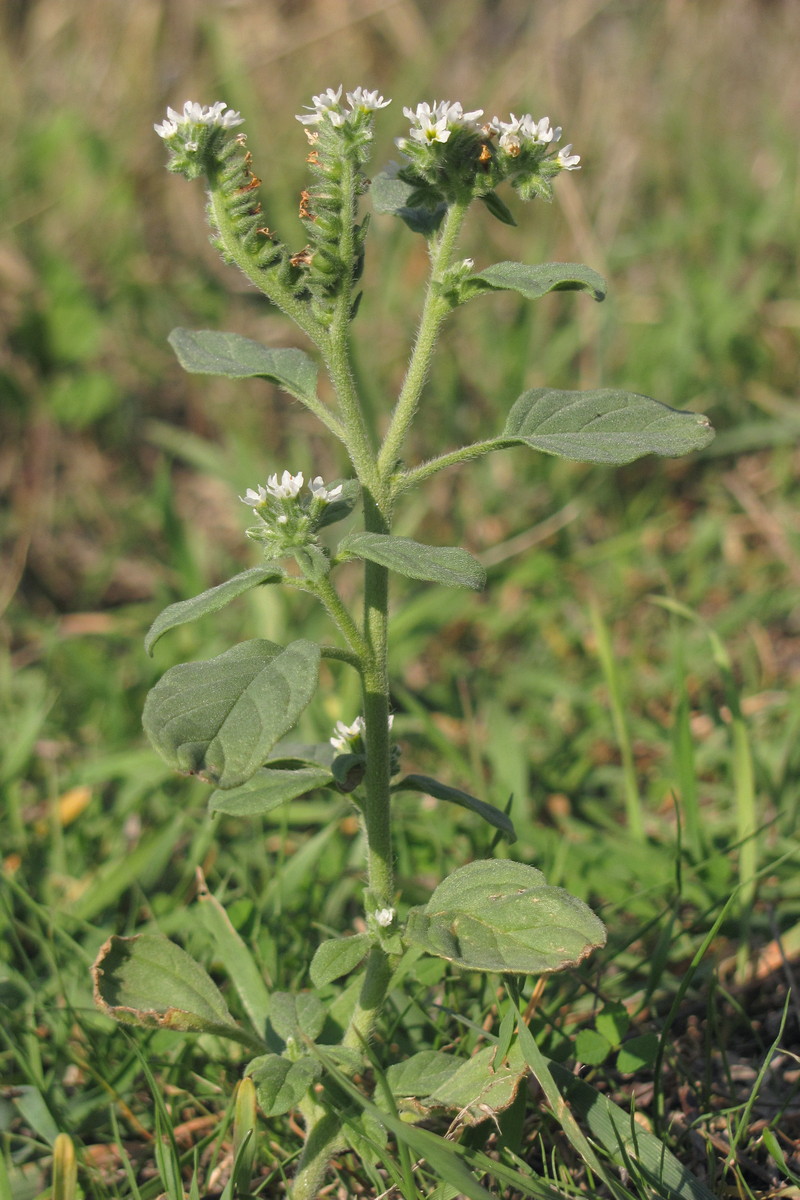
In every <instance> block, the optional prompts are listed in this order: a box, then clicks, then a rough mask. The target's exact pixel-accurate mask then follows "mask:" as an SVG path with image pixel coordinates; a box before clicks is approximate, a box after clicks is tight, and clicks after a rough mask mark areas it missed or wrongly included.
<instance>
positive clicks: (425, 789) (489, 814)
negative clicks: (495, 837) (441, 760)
mask: <svg viewBox="0 0 800 1200" xmlns="http://www.w3.org/2000/svg"><path fill="white" fill-rule="evenodd" d="M392 791H393V792H422V793H423V794H424V795H426V796H434V797H435V798H436V799H437V800H450V801H451V803H453V804H460V805H461V807H462V808H468V809H469V810H470V812H474V813H477V814H478V816H479V817H483V819H484V821H488V823H489V824H490V825H492V826H493V827H494V828H495V829H499V830H500V832H501V833H502V834H503V836H504V837H505V838H506V840H507V841H508V842H515V841H516V840H517V835H516V833H515V832H514V826H513V825H512V823H511V819H510V818H509V817H508V816H507V815H506V813H504V812H502V810H501V809H499V808H495V806H494V805H493V804H487V803H486V801H485V800H478V798H477V797H476V796H470V794H469V792H462V791H461V789H460V788H454V787H448V785H447V784H446V783H440V782H439V780H438V779H431V778H429V776H427V775H406V776H405V777H404V778H403V779H401V780H400V781H399V782H398V783H395V784H393V785H392Z"/></svg>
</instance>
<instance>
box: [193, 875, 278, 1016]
mask: <svg viewBox="0 0 800 1200" xmlns="http://www.w3.org/2000/svg"><path fill="white" fill-rule="evenodd" d="M198 899H199V901H200V917H201V920H202V922H203V924H204V925H205V927H206V929H207V930H208V932H209V934H210V935H211V937H212V938H213V943H214V953H215V955H216V957H217V959H218V960H219V961H220V962H221V963H222V965H223V967H224V968H225V973H226V974H227V976H228V978H229V979H230V981H231V983H232V984H233V986H234V987H235V988H236V992H237V994H238V996H239V999H240V1000H241V1002H242V1004H243V1006H244V1009H245V1012H246V1013H247V1015H248V1017H249V1018H250V1021H251V1023H252V1025H253V1028H254V1029H255V1031H256V1033H257V1034H258V1036H259V1037H260V1038H263V1037H264V1034H265V1031H266V1027H267V1018H268V1016H269V992H268V991H267V987H266V984H265V983H264V978H263V975H262V973H261V970H260V969H259V967H258V964H257V963H256V961H255V959H254V958H253V955H252V953H251V952H250V950H249V948H248V946H247V944H246V943H245V942H244V940H243V939H242V938H241V937H240V936H239V934H238V933H237V931H236V930H235V929H234V927H233V925H232V923H231V919H230V917H229V916H228V914H227V912H226V911H225V909H224V908H223V907H222V905H221V904H220V902H219V900H217V898H216V896H212V894H211V893H210V892H209V890H208V888H207V887H206V883H205V880H204V879H203V878H202V876H201V879H200V886H199V890H198Z"/></svg>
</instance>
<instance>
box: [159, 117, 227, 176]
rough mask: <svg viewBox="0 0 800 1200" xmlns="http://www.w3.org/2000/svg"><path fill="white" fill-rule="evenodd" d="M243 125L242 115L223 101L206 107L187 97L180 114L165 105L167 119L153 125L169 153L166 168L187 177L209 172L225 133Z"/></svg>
mask: <svg viewBox="0 0 800 1200" xmlns="http://www.w3.org/2000/svg"><path fill="white" fill-rule="evenodd" d="M226 110H227V111H226ZM242 124H244V117H242V116H241V114H240V113H238V112H234V111H233V109H230V108H228V106H227V104H226V103H225V101H224V100H217V101H216V103H214V104H209V105H206V106H205V107H204V106H203V105H202V104H197V103H196V102H195V101H194V100H187V101H186V103H185V104H184V106H183V112H182V113H179V112H176V111H175V109H174V108H168V109H167V116H166V120H164V121H162V122H161V124H160V125H154V126H153V128H154V129H155V131H156V133H157V134H158V136H159V137H160V138H163V140H164V142H165V144H166V146H167V148H168V150H169V152H170V161H169V163H168V164H167V166H168V169H169V170H170V171H175V172H177V173H178V174H180V175H184V176H185V177H186V178H187V179H197V178H199V177H200V176H201V175H206V174H208V170H209V167H210V165H211V161H212V160H213V159H216V157H217V156H218V154H219V151H220V149H221V147H222V145H223V144H224V139H225V134H226V133H227V132H228V131H229V130H231V129H235V128H236V126H237V125H242Z"/></svg>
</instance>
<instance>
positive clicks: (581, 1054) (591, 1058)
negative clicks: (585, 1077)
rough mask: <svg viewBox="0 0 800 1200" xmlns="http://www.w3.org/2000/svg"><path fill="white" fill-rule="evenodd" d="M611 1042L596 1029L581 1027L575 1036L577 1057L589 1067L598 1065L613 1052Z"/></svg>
mask: <svg viewBox="0 0 800 1200" xmlns="http://www.w3.org/2000/svg"><path fill="white" fill-rule="evenodd" d="M611 1049H612V1047H611V1043H610V1042H609V1040H608V1038H607V1037H604V1036H603V1034H602V1033H598V1032H597V1030H596V1029H579V1030H578V1033H577V1036H576V1038H575V1058H576V1059H577V1061H578V1062H580V1063H583V1064H584V1065H585V1066H587V1067H597V1066H599V1065H600V1063H603V1062H605V1061H606V1059H607V1058H608V1056H609V1054H610V1053H611Z"/></svg>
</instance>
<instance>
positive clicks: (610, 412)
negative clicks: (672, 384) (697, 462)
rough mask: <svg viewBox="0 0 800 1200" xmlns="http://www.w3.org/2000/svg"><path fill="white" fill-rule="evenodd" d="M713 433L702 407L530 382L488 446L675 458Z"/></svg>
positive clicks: (620, 458) (628, 458)
mask: <svg viewBox="0 0 800 1200" xmlns="http://www.w3.org/2000/svg"><path fill="white" fill-rule="evenodd" d="M713 436H714V430H713V429H712V428H711V424H710V422H709V420H708V417H704V416H703V415H702V414H701V413H693V412H681V411H679V410H678V409H675V408H669V407H668V406H667V405H666V404H660V403H659V402H658V401H657V400H651V399H650V397H649V396H639V395H637V394H636V393H635V392H623V391H619V390H617V389H616V388H599V389H597V390H596V391H591V392H568V391H559V390H557V389H554V388H534V389H533V390H532V391H529V392H523V394H522V395H521V396H520V397H519V399H518V400H517V402H516V403H515V405H514V407H513V408H512V409H511V412H510V413H509V414H508V420H507V421H506V425H505V429H504V430H503V433H502V435H501V436H500V437H499V438H496V439H495V440H494V441H493V443H491V444H490V445H488V446H487V449H489V450H499V449H502V448H503V447H506V446H531V447H532V448H533V449H535V450H543V451H545V453H546V454H557V455H559V456H560V457H562V458H572V459H575V460H576V461H577V462H596V463H614V464H616V465H621V464H622V463H629V462H633V460H634V459H636V458H641V457H642V455H644V454H661V455H664V456H665V457H671V458H674V457H677V456H679V455H681V454H688V453H689V451H691V450H702V448H703V446H707V445H708V443H709V442H710V441H711V439H712V438H713Z"/></svg>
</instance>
